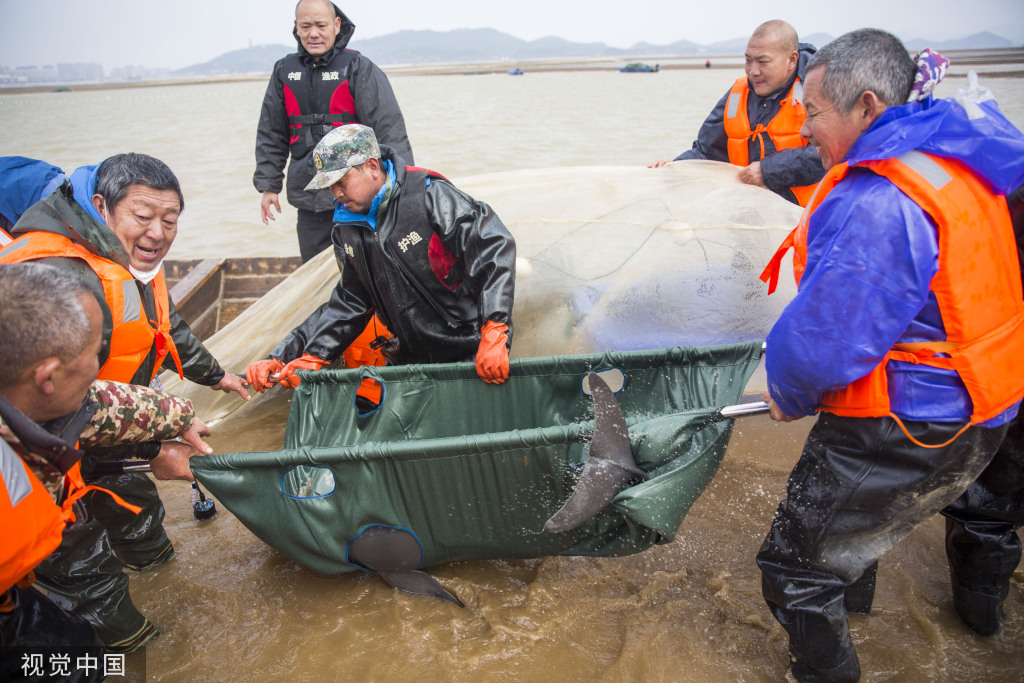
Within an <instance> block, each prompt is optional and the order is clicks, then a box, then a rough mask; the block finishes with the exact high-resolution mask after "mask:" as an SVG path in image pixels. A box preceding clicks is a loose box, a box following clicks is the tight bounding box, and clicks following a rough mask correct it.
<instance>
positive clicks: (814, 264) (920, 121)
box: [765, 99, 1024, 427]
mask: <svg viewBox="0 0 1024 683" xmlns="http://www.w3.org/2000/svg"><path fill="white" fill-rule="evenodd" d="M969 106H970V107H971V109H972V111H974V112H975V114H974V116H975V118H971V116H969V115H968V113H967V111H966V110H965V109H964V107H962V106H961V105H960V104H958V103H957V102H956V101H954V100H938V101H936V100H930V99H929V100H928V101H926V102H922V103H918V104H907V105H902V106H899V107H890V108H889V109H887V110H886V111H885V112H884V113H883V114H882V116H880V117H879V118H878V120H877V121H875V123H874V124H873V125H872V127H871V128H870V129H868V130H867V131H866V132H865V133H864V134H863V135H861V137H860V138H858V140H857V141H856V142H855V143H854V144H853V147H852V148H851V149H850V151H849V152H848V153H847V155H846V158H845V159H844V161H848V162H849V163H850V165H851V166H852V165H853V164H856V163H858V162H860V161H866V160H876V159H887V158H892V157H896V156H899V155H901V154H903V153H905V152H909V151H911V150H915V149H917V150H920V151H922V152H927V153H929V154H934V155H937V156H941V157H947V158H954V159H957V160H959V161H961V162H963V163H964V164H966V165H967V166H968V167H969V168H970V169H971V170H972V171H974V172H975V173H976V174H977V175H978V176H979V177H981V178H983V179H984V180H986V181H987V182H988V183H989V184H990V185H991V186H992V187H993V189H994V191H995V192H997V193H999V194H1003V195H1005V194H1007V193H1009V192H1012V191H1013V190H1014V189H1016V188H1017V187H1018V186H1020V185H1021V183H1022V182H1024V134H1022V133H1021V132H1020V131H1019V130H1017V129H1016V128H1015V127H1014V126H1013V124H1011V123H1010V122H1009V121H1007V120H1006V118H1005V117H1004V116H1003V115H1002V113H1001V112H1000V111H999V107H998V106H997V105H996V103H995V102H994V101H991V100H989V101H987V102H982V103H980V104H979V105H969ZM938 253H939V252H938V241H937V232H936V228H935V227H934V226H933V224H932V222H931V219H930V218H929V217H928V215H927V213H925V211H924V210H923V209H921V208H920V207H919V206H917V204H915V203H914V202H913V201H912V200H911V199H910V198H909V197H907V196H906V195H905V194H903V192H901V191H900V190H898V189H897V188H896V186H895V185H893V184H892V183H891V182H890V181H889V180H887V179H886V178H883V177H882V176H879V175H876V174H875V173H873V172H871V171H869V170H867V169H863V168H851V169H850V172H849V174H848V175H847V176H846V177H845V178H844V179H843V180H842V181H841V182H840V183H839V184H838V185H836V187H835V188H833V190H832V191H831V192H830V193H829V195H828V196H827V197H826V198H825V200H824V201H822V203H821V205H820V206H819V207H818V209H817V210H816V211H815V212H814V214H813V215H812V216H811V219H810V223H809V225H808V234H807V269H806V271H805V272H804V275H803V277H802V279H801V281H800V286H799V289H798V292H797V295H796V297H795V298H794V299H793V301H792V302H790V304H789V305H788V306H787V307H786V309H785V310H784V311H783V313H782V315H781V316H780V317H779V320H778V321H777V322H776V324H775V325H774V326H773V327H772V330H771V332H770V333H769V335H768V338H767V351H766V358H765V363H766V368H767V372H768V390H769V392H770V393H771V396H772V399H773V400H774V401H775V402H776V403H777V404H778V406H779V407H780V408H781V409H782V410H783V412H785V413H786V414H787V415H794V416H795V415H810V414H812V413H813V412H814V409H815V408H816V407H817V405H818V402H819V397H820V396H821V394H822V393H823V392H824V391H826V390H837V389H841V388H843V387H845V386H847V385H848V384H850V383H851V382H853V381H854V380H857V379H859V378H861V377H863V376H864V375H866V374H868V373H869V372H870V371H871V370H873V369H874V368H875V367H876V366H877V365H878V363H879V362H881V360H882V358H883V357H884V356H885V354H886V353H887V352H888V350H889V349H890V348H891V347H892V345H893V344H895V343H897V342H919V341H930V340H933V339H936V338H938V339H945V328H944V326H943V323H942V316H941V314H940V312H939V307H938V302H937V301H936V299H935V296H934V294H932V293H931V292H930V289H929V284H930V282H931V279H932V277H933V276H934V275H935V273H936V271H937V268H938ZM888 378H889V397H890V400H891V408H892V412H893V413H895V414H896V415H898V416H899V417H900V418H903V419H908V420H922V421H933V422H964V421H966V420H968V419H970V415H971V412H972V404H971V400H970V397H969V395H968V393H967V390H966V388H965V387H964V385H963V383H962V382H961V381H960V379H959V377H958V376H957V375H956V373H955V372H952V371H948V370H942V369H938V368H933V367H929V366H924V365H914V364H910V363H902V362H891V363H890V364H889V366H888ZM1018 405H1019V404H1018ZM1017 407H1018V406H1017V405H1015V406H1013V407H1012V408H1010V409H1009V410H1007V411H1005V412H1004V413H1003V414H1001V415H999V416H997V417H995V418H993V419H991V420H989V421H987V422H985V423H983V425H982V426H987V427H995V426H998V425H1000V424H1003V423H1005V422H1008V421H1009V420H1011V419H1012V418H1013V417H1014V416H1015V415H1016V413H1017Z"/></svg>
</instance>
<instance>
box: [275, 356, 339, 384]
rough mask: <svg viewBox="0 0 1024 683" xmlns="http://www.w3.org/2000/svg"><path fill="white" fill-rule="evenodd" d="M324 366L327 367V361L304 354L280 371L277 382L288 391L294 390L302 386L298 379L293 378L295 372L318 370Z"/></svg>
mask: <svg viewBox="0 0 1024 683" xmlns="http://www.w3.org/2000/svg"><path fill="white" fill-rule="evenodd" d="M325 365H328V363H327V361H325V360H321V359H319V358H317V357H316V356H311V355H309V354H308V353H304V354H302V355H301V356H299V357H298V358H296V359H295V360H293V361H292V362H290V363H288V365H286V366H284V367H283V368H282V369H281V374H280V376H279V377H278V380H277V381H278V382H279V383H280V384H283V385H284V386H286V387H288V388H289V389H294V388H295V387H297V386H299V385H300V384H302V382H300V381H299V378H298V377H296V376H295V371H296V370H319V369H320V368H322V367H323V366H325Z"/></svg>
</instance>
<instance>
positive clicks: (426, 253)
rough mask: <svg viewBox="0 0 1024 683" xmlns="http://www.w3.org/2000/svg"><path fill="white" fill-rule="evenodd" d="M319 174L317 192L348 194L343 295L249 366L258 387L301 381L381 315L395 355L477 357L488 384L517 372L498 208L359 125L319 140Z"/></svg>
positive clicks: (504, 233) (337, 243) (339, 226)
mask: <svg viewBox="0 0 1024 683" xmlns="http://www.w3.org/2000/svg"><path fill="white" fill-rule="evenodd" d="M313 163H314V164H315V165H316V167H317V169H319V172H318V173H317V174H316V176H315V177H314V178H313V180H312V181H311V182H310V183H309V186H308V188H307V189H310V190H316V189H319V188H330V192H331V193H332V195H333V197H334V198H335V200H336V201H337V205H338V208H337V210H336V211H335V214H334V221H335V225H334V232H333V242H334V253H335V257H336V258H337V260H338V266H339V268H340V269H341V280H340V281H339V282H338V286H337V287H336V288H335V290H334V293H333V294H332V295H331V299H330V300H329V301H328V302H327V303H325V304H324V305H323V306H321V307H320V308H319V309H318V310H317V311H315V312H314V313H313V315H311V316H310V317H309V318H307V319H306V321H305V322H303V323H302V324H301V325H299V326H298V327H297V328H295V329H294V330H292V332H291V333H290V334H289V335H288V336H287V337H286V338H285V339H284V341H282V342H281V343H280V344H279V345H278V346H277V348H276V349H274V350H273V351H272V352H271V353H270V356H269V358H268V359H266V360H263V361H259V362H257V363H253V364H252V365H250V366H249V371H248V372H247V373H246V378H247V379H248V380H249V382H250V383H251V384H252V386H253V388H255V389H256V390H257V391H263V390H264V389H265V388H266V387H267V386H269V382H270V380H269V377H270V375H271V374H274V373H280V381H281V383H282V384H284V385H285V386H290V387H293V388H294V386H295V385H297V384H298V383H299V381H298V379H297V378H296V376H295V371H296V370H319V369H320V368H322V367H323V366H324V365H327V364H328V363H330V362H333V361H334V360H335V359H337V358H338V357H339V356H340V355H341V354H342V352H343V351H344V350H345V348H346V347H348V345H349V344H351V343H352V341H353V340H354V339H355V338H356V337H357V336H358V335H359V334H360V333H361V332H362V331H363V329H364V328H365V327H366V325H367V323H368V322H369V320H370V319H371V317H372V316H373V315H374V313H376V314H377V316H379V317H380V319H381V320H382V321H383V322H384V324H385V325H386V326H387V328H388V329H389V330H391V332H393V333H394V335H395V336H394V337H393V338H391V339H389V340H386V343H384V342H385V340H383V339H381V340H380V341H381V343H383V344H384V345H383V349H382V350H383V352H384V354H385V356H386V357H387V358H388V361H389V362H393V363H398V364H404V363H446V362H456V361H465V360H471V359H475V361H476V370H477V374H478V375H479V376H480V378H481V379H483V380H484V381H485V382H488V383H492V384H500V383H501V382H503V381H505V379H507V378H508V369H509V362H508V348H509V346H510V345H511V337H512V329H511V327H512V300H513V295H514V290H515V259H516V247H515V240H514V239H513V238H512V235H511V234H510V233H509V231H508V229H507V228H506V227H505V225H504V224H503V223H502V222H501V219H499V218H498V216H497V215H496V214H495V213H494V211H493V210H492V209H491V207H489V206H488V205H487V204H485V203H483V202H480V201H476V200H474V199H473V198H472V197H470V196H469V195H467V194H466V193H464V192H462V191H460V190H459V189H457V188H456V187H455V186H454V185H452V184H451V183H450V182H449V181H448V180H447V179H446V178H444V177H442V176H440V175H438V174H436V173H431V172H429V171H425V170H423V169H417V168H413V167H409V166H406V164H405V162H404V161H403V160H402V158H401V157H400V156H398V155H397V154H395V152H394V150H392V149H391V148H390V147H386V146H383V147H381V146H378V144H377V140H376V138H375V137H374V135H373V131H372V130H370V129H369V128H367V127H366V126H361V125H358V124H354V125H349V126H344V127H342V128H339V129H336V130H333V131H331V132H330V133H328V134H327V135H326V136H325V137H324V139H323V140H321V141H320V143H319V144H318V145H317V147H316V151H315V152H314V154H313Z"/></svg>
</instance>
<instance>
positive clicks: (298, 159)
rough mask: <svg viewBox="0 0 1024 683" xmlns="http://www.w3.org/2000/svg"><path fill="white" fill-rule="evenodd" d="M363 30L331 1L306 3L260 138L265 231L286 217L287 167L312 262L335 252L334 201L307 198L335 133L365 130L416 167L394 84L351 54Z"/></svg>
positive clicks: (257, 180) (302, 245)
mask: <svg viewBox="0 0 1024 683" xmlns="http://www.w3.org/2000/svg"><path fill="white" fill-rule="evenodd" d="M355 30H356V26H355V24H353V23H352V22H351V21H350V20H349V18H348V17H346V16H345V15H344V13H342V11H341V10H340V9H338V7H337V6H336V5H334V4H333V3H331V2H329V1H328V0H300V2H299V4H298V5H296V6H295V28H294V30H293V31H292V34H293V35H294V36H295V41H296V43H297V44H298V48H299V49H298V52H293V53H292V54H290V55H288V56H286V57H285V58H284V59H281V60H280V61H278V62H277V64H275V65H274V71H273V73H272V74H271V76H270V84H269V85H268V86H267V93H266V95H265V96H264V98H263V109H262V111H261V113H260V122H259V126H258V128H257V130H256V172H255V173H254V174H253V177H252V181H253V185H255V186H256V189H257V190H258V191H259V192H260V193H261V194H262V196H261V199H260V218H261V219H262V220H263V223H264V224H269V223H268V222H269V221H271V220H277V218H276V217H275V216H274V213H273V211H272V208H273V209H276V211H277V213H281V201H280V199H279V197H278V194H279V193H280V192H281V187H282V185H284V167H285V164H286V163H287V162H288V157H289V156H290V157H291V164H290V166H289V167H288V182H287V188H288V190H287V191H288V203H289V204H291V205H292V206H294V207H295V208H296V209H297V210H298V224H297V226H296V228H297V230H298V237H299V253H300V254H301V256H302V261H303V262H306V261H308V260H309V259H311V258H313V257H314V256H316V255H317V254H318V253H320V252H321V251H323V250H324V249H326V248H328V247H329V246H331V228H332V226H333V225H334V220H333V215H334V197H333V196H331V191H330V190H327V189H324V190H318V191H316V192H305V191H304V190H305V187H306V185H307V184H308V183H309V181H310V180H312V179H313V176H314V175H315V174H316V172H317V169H316V168H314V166H313V148H314V147H316V143H318V142H320V139H321V138H322V137H323V136H324V135H326V134H327V133H328V132H329V131H330V130H332V129H333V128H334V127H336V126H342V125H345V124H347V123H361V124H363V125H364V126H369V127H370V128H372V129H373V132H374V134H375V135H376V136H377V140H378V141H380V143H381V144H384V145H388V146H389V147H392V148H393V149H394V150H395V152H396V153H397V154H398V155H399V156H400V157H402V159H404V160H405V161H406V163H409V164H412V163H413V158H412V147H411V146H410V145H409V136H408V135H407V134H406V131H405V119H404V118H403V117H402V110H401V109H400V108H399V107H398V100H396V99H395V93H394V92H393V91H392V89H391V83H390V82H389V81H388V77H387V76H385V75H384V72H383V71H381V70H380V69H379V68H378V67H377V65H375V64H374V63H373V62H371V61H370V60H369V59H367V58H366V57H364V56H363V55H361V54H359V53H358V52H356V51H355V50H349V49H347V47H346V46H347V45H348V41H349V40H350V39H351V38H352V34H353V33H354V32H355Z"/></svg>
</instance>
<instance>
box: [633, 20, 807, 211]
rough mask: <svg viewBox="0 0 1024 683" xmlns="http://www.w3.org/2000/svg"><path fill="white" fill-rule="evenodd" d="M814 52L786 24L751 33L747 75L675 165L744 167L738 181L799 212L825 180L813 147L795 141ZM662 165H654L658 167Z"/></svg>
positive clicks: (771, 24) (772, 24)
mask: <svg viewBox="0 0 1024 683" xmlns="http://www.w3.org/2000/svg"><path fill="white" fill-rule="evenodd" d="M813 54H814V46H813V45H809V44H807V43H798V42H797V35H796V31H795V30H794V29H793V27H792V26H790V25H789V24H787V23H786V22H784V21H779V20H774V21H768V22H765V23H763V24H761V25H760V26H758V27H757V30H756V31H754V34H753V35H752V36H750V40H749V41H748V42H747V51H746V54H745V57H746V65H745V67H744V69H745V70H746V73H747V75H746V76H745V77H742V78H739V79H737V81H736V83H734V84H733V86H732V88H731V89H730V90H729V92H727V93H726V94H725V96H724V97H722V99H721V100H719V101H718V104H717V105H715V108H714V109H713V110H712V111H711V114H709V115H708V117H707V119H705V121H704V125H702V126H701V127H700V131H699V132H698V133H697V139H696V140H695V141H694V143H693V148H692V149H689V150H687V151H685V152H683V153H682V154H680V155H679V156H677V157H676V158H675V159H674V160H673V161H683V160H685V159H712V160H714V161H727V162H729V163H731V164H734V165H736V166H740V167H742V168H741V170H740V172H739V179H740V180H741V181H743V182H744V183H747V184H748V185H760V186H761V187H767V188H768V189H769V190H771V191H772V192H774V193H776V194H778V195H779V196H781V197H783V198H785V199H788V200H789V201H791V202H794V203H796V204H800V206H804V205H806V204H807V200H808V199H809V198H810V195H811V192H813V191H814V186H815V185H817V183H818V181H819V180H821V177H822V176H823V175H824V174H825V170H824V169H823V168H822V166H821V160H819V159H818V155H817V154H815V152H814V148H813V147H809V146H808V145H807V141H806V140H804V139H803V138H801V137H800V126H801V125H803V122H804V105H803V101H802V99H803V98H802V93H803V88H802V85H801V80H802V79H803V74H804V69H805V67H806V64H807V60H808V59H810V58H811V55H813ZM667 163H668V162H667V161H656V162H654V163H653V164H650V166H649V168H658V167H660V166H664V165H665V164H667Z"/></svg>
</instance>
